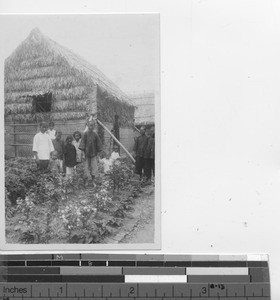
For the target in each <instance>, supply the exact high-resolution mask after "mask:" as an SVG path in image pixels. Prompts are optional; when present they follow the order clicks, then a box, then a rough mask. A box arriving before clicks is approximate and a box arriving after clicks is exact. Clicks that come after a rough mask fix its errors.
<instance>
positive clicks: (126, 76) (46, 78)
mask: <svg viewBox="0 0 280 300" xmlns="http://www.w3.org/2000/svg"><path fill="white" fill-rule="evenodd" d="M159 22H160V18H159V14H84V15H83V14H80V15H2V16H1V17H0V24H1V28H5V31H4V32H2V33H1V36H2V41H3V44H2V46H1V48H2V49H1V52H0V58H1V66H2V65H3V73H4V74H3V78H4V82H3V85H2V86H3V95H4V101H2V103H4V122H5V126H4V139H5V141H4V145H5V157H4V161H5V212H4V213H5V217H4V215H3V220H5V221H4V224H3V226H2V227H3V228H5V242H4V244H5V247H8V248H11V249H18V247H19V248H23V249H29V247H32V248H30V249H39V250H41V249H43V250H44V249H45V248H44V247H49V246H51V245H54V247H55V248H57V249H59V245H63V249H65V246H66V247H67V246H69V247H70V248H69V249H138V248H139V249H141V248H145V249H157V248H158V247H159V246H160V244H159V241H160V239H159V235H160V195H159V172H158V171H159V166H160V157H159V152H160V149H159V143H158V141H159V136H157V135H158V134H159V127H160V113H159V109H160V107H159V106H160V92H159V90H160V37H159V24H160V23H159ZM56 245H57V246H56ZM13 247H15V248H13ZM83 247H85V248H83ZM47 249H49V248H47Z"/></svg>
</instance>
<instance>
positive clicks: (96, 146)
mask: <svg viewBox="0 0 280 300" xmlns="http://www.w3.org/2000/svg"><path fill="white" fill-rule="evenodd" d="M79 149H80V150H83V151H84V152H85V157H95V156H96V155H97V154H98V152H100V151H102V144H101V140H100V138H99V136H98V134H97V133H95V132H94V131H92V132H90V131H87V132H85V134H84V135H83V137H82V140H81V143H80V146H79Z"/></svg>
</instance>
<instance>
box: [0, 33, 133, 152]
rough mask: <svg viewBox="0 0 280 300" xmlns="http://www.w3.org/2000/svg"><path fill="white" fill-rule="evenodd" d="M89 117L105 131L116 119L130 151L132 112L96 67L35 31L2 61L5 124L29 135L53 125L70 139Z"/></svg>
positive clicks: (115, 88)
mask: <svg viewBox="0 0 280 300" xmlns="http://www.w3.org/2000/svg"><path fill="white" fill-rule="evenodd" d="M92 113H96V114H97V116H98V118H99V119H100V120H101V121H102V122H103V123H105V125H108V126H109V128H110V126H111V127H112V124H113V122H114V119H115V115H118V116H119V122H120V128H121V131H120V132H121V139H122V137H123V143H124V145H125V146H126V147H127V148H128V149H131V147H132V144H133V129H132V128H133V119H134V106H133V105H132V104H131V102H130V99H129V98H128V96H127V95H126V94H125V93H123V92H122V91H121V90H120V89H119V88H118V87H117V86H116V85H115V84H114V83H113V82H112V81H111V80H109V79H108V78H107V77H106V76H105V75H104V74H103V73H102V72H101V71H100V70H99V69H98V68H97V67H96V66H93V65H92V64H90V63H88V62H87V61H85V60H84V59H83V58H82V57H80V56H78V55H76V54H74V53H73V52H72V51H70V50H68V49H66V48H65V47H63V46H61V45H59V44H57V43H56V42H54V41H52V40H51V39H50V38H48V37H47V36H45V35H43V34H42V33H41V32H40V31H39V30H38V29H37V28H35V29H33V30H32V31H31V33H30V34H29V36H28V37H27V38H26V39H25V40H24V41H23V42H22V43H21V44H20V45H19V46H18V47H17V48H16V50H15V51H14V52H13V53H12V54H11V55H10V56H9V57H8V58H7V59H6V60H5V124H6V125H9V124H11V122H13V123H16V124H22V126H20V128H21V130H24V131H28V132H30V131H32V130H30V129H31V127H30V126H29V127H28V124H30V123H33V124H34V123H37V124H38V123H39V122H41V121H43V120H44V121H51V120H52V121H54V122H55V124H56V127H58V128H60V129H62V131H63V133H65V134H66V133H67V134H69V133H72V132H73V131H74V130H77V129H78V130H83V129H84V127H85V119H86V116H87V115H89V114H92ZM67 124H69V126H68V125H67ZM70 124H71V126H70ZM73 124H74V125H73ZM72 125H73V126H72ZM24 128H25V129H24ZM27 129H28V130H27ZM33 129H34V131H36V129H35V128H33ZM8 131H9V130H8V126H7V127H6V132H8ZM24 133H26V132H24ZM32 134H33V133H32ZM101 134H102V133H101ZM18 135H20V134H18ZM18 138H19V139H20V138H21V139H22V138H23V137H22V136H19V137H18ZM106 138H107V139H108V137H106V135H104V136H103V139H104V141H106ZM29 139H30V138H29ZM130 140H131V141H130ZM20 142H21V143H23V141H22V140H20Z"/></svg>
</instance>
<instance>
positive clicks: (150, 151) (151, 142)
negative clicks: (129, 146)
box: [144, 136, 155, 158]
mask: <svg viewBox="0 0 280 300" xmlns="http://www.w3.org/2000/svg"><path fill="white" fill-rule="evenodd" d="M144 157H145V158H155V137H154V136H150V137H148V142H147V147H146V149H145V151H144Z"/></svg>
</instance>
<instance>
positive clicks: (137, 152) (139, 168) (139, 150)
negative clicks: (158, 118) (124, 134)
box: [133, 126, 148, 179]
mask: <svg viewBox="0 0 280 300" xmlns="http://www.w3.org/2000/svg"><path fill="white" fill-rule="evenodd" d="M140 134H141V135H140V136H138V137H137V138H136V139H135V144H134V148H133V151H134V156H135V160H136V162H135V173H136V174H138V175H139V176H140V179H141V178H142V174H143V169H144V164H145V160H144V153H145V149H146V147H147V142H148V137H147V136H146V130H145V127H143V126H142V127H141V128H140Z"/></svg>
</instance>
